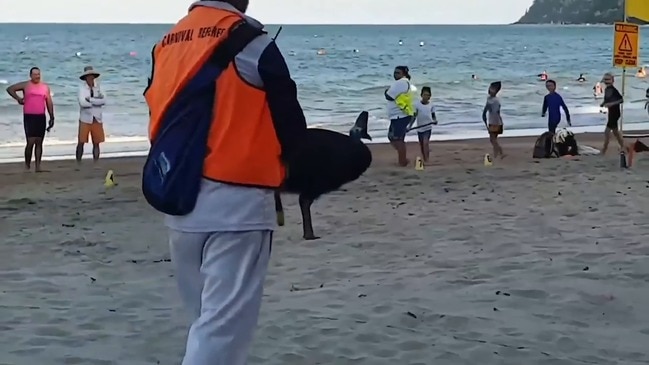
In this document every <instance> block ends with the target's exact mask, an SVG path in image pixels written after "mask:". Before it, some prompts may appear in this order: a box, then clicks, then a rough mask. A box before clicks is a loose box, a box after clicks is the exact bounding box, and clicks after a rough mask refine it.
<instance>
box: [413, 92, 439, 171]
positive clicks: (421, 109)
mask: <svg viewBox="0 0 649 365" xmlns="http://www.w3.org/2000/svg"><path fill="white" fill-rule="evenodd" d="M431 95H432V93H431V91H430V87H428V86H424V87H422V88H421V100H419V101H417V102H416V103H415V120H416V121H417V126H416V127H415V128H414V129H416V130H417V137H418V139H419V149H420V150H421V155H422V158H423V159H424V162H428V158H429V157H430V148H429V146H428V144H429V142H430V135H431V133H432V131H433V125H437V117H436V116H435V107H434V106H433V103H431V101H430V97H431ZM415 120H413V121H412V122H410V125H409V126H408V129H409V130H410V129H412V124H413V123H414V122H415Z"/></svg>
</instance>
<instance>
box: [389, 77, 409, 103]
mask: <svg viewBox="0 0 649 365" xmlns="http://www.w3.org/2000/svg"><path fill="white" fill-rule="evenodd" d="M407 92H410V82H408V80H406V79H401V80H397V81H395V82H394V83H393V84H392V86H390V88H389V89H388V91H387V94H388V96H389V97H391V98H392V99H396V98H397V96H399V95H401V94H403V93H407Z"/></svg>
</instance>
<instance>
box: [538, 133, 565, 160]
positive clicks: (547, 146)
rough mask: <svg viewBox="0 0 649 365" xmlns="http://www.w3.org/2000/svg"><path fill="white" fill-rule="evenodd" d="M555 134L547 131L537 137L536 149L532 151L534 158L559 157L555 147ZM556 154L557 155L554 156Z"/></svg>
mask: <svg viewBox="0 0 649 365" xmlns="http://www.w3.org/2000/svg"><path fill="white" fill-rule="evenodd" d="M553 137H554V134H552V133H551V132H545V133H543V134H542V135H540V136H539V138H537V139H536V143H534V151H533V152H532V157H533V158H552V157H559V156H558V155H557V153H556V151H555V147H554V140H553ZM553 155H555V156H553Z"/></svg>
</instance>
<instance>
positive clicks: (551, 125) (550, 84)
mask: <svg viewBox="0 0 649 365" xmlns="http://www.w3.org/2000/svg"><path fill="white" fill-rule="evenodd" d="M545 88H546V89H547V90H548V94H547V95H545V97H544V98H543V107H542V111H541V116H542V117H545V114H546V113H548V131H549V132H551V133H552V134H554V133H556V132H557V127H558V126H559V123H561V109H563V112H564V114H565V115H566V121H567V122H568V126H572V124H571V123H570V111H568V107H567V106H566V103H565V102H564V101H563V98H562V97H561V95H559V93H558V92H557V91H556V90H557V83H556V82H555V81H554V80H548V81H546V82H545Z"/></svg>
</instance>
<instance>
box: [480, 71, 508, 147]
mask: <svg viewBox="0 0 649 365" xmlns="http://www.w3.org/2000/svg"><path fill="white" fill-rule="evenodd" d="M501 88H502V83H501V82H500V81H496V82H492V83H491V85H489V90H488V93H489V96H488V97H487V103H486V104H485V106H484V109H483V110H482V121H483V122H484V124H485V126H486V127H487V131H488V132H489V142H491V146H492V147H493V156H494V158H497V157H500V158H501V159H503V158H505V153H504V152H503V149H502V147H500V143H498V136H499V135H501V134H503V129H504V128H503V118H502V116H501V115H500V107H501V105H500V99H498V96H497V95H498V92H499V91H500V89H501Z"/></svg>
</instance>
